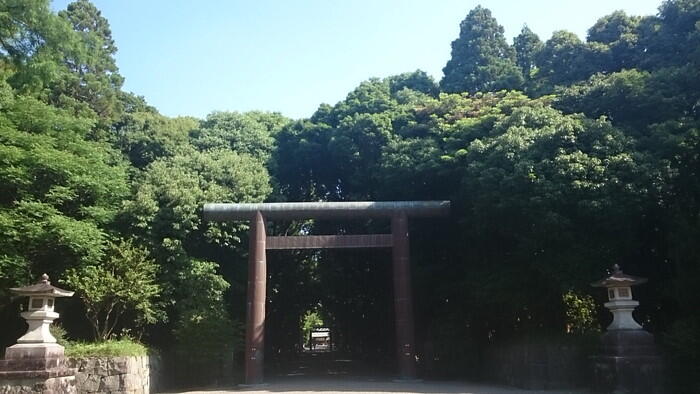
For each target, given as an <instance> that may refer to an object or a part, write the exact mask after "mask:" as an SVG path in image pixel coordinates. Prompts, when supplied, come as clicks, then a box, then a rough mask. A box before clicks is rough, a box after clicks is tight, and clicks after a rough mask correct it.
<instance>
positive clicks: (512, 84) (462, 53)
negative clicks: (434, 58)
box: [440, 6, 523, 93]
mask: <svg viewBox="0 0 700 394" xmlns="http://www.w3.org/2000/svg"><path fill="white" fill-rule="evenodd" d="M442 72H443V74H444V77H443V78H442V80H441V81H440V87H441V88H442V90H443V91H445V92H449V93H454V92H470V93H475V92H488V91H495V90H501V89H518V88H520V87H521V86H522V84H523V75H522V73H521V72H520V70H519V69H518V66H517V65H516V64H515V51H514V50H513V48H512V47H510V46H509V45H508V43H507V42H506V39H505V37H504V35H503V27H502V26H501V25H499V24H498V22H497V21H496V19H495V18H494V17H493V16H492V15H491V11H489V10H488V9H486V8H483V7H481V6H478V7H476V8H474V9H473V10H471V11H470V12H469V14H467V17H466V18H465V19H464V20H463V21H462V23H460V32H459V37H458V38H457V39H456V40H454V41H452V55H451V57H450V60H449V61H448V62H447V64H446V65H445V67H444V68H443V69H442Z"/></svg>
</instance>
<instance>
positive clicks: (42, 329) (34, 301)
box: [5, 274, 73, 359]
mask: <svg viewBox="0 0 700 394" xmlns="http://www.w3.org/2000/svg"><path fill="white" fill-rule="evenodd" d="M10 291H11V292H13V293H15V294H17V295H19V296H28V297H29V304H28V308H27V311H26V312H22V317H23V318H24V320H26V321H27V325H28V326H29V327H28V328H27V332H26V333H25V334H24V335H23V336H21V337H20V338H19V339H18V340H17V345H14V346H10V347H9V348H7V350H6V351H5V358H8V359H9V358H27V357H34V356H42V357H48V356H55V355H59V354H60V356H63V346H61V345H58V344H57V343H56V338H54V337H53V335H51V332H50V331H49V326H50V325H51V323H52V322H53V321H54V320H56V318H58V313H56V312H54V304H55V301H56V298H57V297H71V296H72V295H73V292H72V291H67V290H63V289H59V288H58V287H55V286H52V285H51V282H49V276H48V275H46V274H44V275H42V276H41V279H40V280H39V282H37V283H36V284H33V285H30V286H25V287H17V288H11V289H10ZM15 356H19V357H15Z"/></svg>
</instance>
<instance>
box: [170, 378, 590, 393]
mask: <svg viewBox="0 0 700 394" xmlns="http://www.w3.org/2000/svg"><path fill="white" fill-rule="evenodd" d="M181 393H188V394H217V393H238V394H263V393H288V394H301V393H313V394H324V393H328V394H331V393H365V394H375V393H376V394H403V393H464V394H518V393H520V394H544V393H546V394H584V393H587V392H586V391H557V390H551V391H539V390H520V389H515V388H511V387H504V386H497V385H488V384H478V383H464V382H433V381H425V382H412V383H404V382H401V383H395V382H391V381H373V380H362V379H357V378H353V379H324V378H307V377H305V378H299V379H279V380H276V381H273V382H272V383H269V384H266V385H264V386H260V387H252V388H241V387H231V388H229V389H211V390H202V391H183V392H181Z"/></svg>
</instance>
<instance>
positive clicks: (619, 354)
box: [592, 330, 665, 394]
mask: <svg viewBox="0 0 700 394" xmlns="http://www.w3.org/2000/svg"><path fill="white" fill-rule="evenodd" d="M592 361H593V386H594V389H595V390H596V391H598V392H604V393H615V394H618V393H619V394H622V393H640V394H660V393H664V392H665V391H664V382H663V380H664V374H663V371H664V365H663V360H662V359H661V357H660V356H659V355H658V353H657V350H656V345H655V343H654V336H653V335H651V334H650V333H648V332H647V331H644V330H610V331H608V332H606V333H605V334H603V335H602V337H601V352H600V355H599V356H595V357H592Z"/></svg>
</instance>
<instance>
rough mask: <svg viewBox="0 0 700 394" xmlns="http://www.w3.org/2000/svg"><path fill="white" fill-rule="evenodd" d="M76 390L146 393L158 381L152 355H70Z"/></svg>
mask: <svg viewBox="0 0 700 394" xmlns="http://www.w3.org/2000/svg"><path fill="white" fill-rule="evenodd" d="M69 364H70V366H71V367H72V368H75V369H76V373H75V380H76V386H77V391H78V394H87V393H90V394H93V393H119V394H126V393H129V394H148V393H150V392H155V389H156V387H157V385H158V379H157V376H158V374H159V372H160V360H159V358H158V357H155V356H132V357H89V358H70V359H69Z"/></svg>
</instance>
